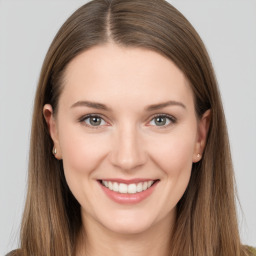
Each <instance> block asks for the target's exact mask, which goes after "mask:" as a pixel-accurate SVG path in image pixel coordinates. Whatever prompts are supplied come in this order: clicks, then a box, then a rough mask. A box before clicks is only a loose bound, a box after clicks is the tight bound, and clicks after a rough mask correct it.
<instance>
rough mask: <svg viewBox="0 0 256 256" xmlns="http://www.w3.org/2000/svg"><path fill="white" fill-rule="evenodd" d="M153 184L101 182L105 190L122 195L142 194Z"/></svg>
mask: <svg viewBox="0 0 256 256" xmlns="http://www.w3.org/2000/svg"><path fill="white" fill-rule="evenodd" d="M153 183H154V181H153V180H151V181H144V182H139V183H136V184H135V183H132V184H129V185H127V184H124V183H117V182H111V181H105V180H103V181H102V185H104V186H105V187H106V188H109V189H110V190H113V191H115V192H119V193H122V194H127V193H128V194H135V193H138V192H142V191H144V190H146V189H148V188H150V187H151V186H152V184H153Z"/></svg>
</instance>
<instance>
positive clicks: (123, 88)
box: [43, 43, 210, 256]
mask: <svg viewBox="0 0 256 256" xmlns="http://www.w3.org/2000/svg"><path fill="white" fill-rule="evenodd" d="M88 102H93V103H95V102H96V103H100V104H104V106H103V105H99V104H96V105H95V104H89V103H88ZM162 103H167V104H165V105H164V104H163V105H159V104H162ZM152 105H158V106H154V107H152ZM149 106H151V107H149ZM43 111H44V116H45V119H46V122H47V124H48V127H49V131H50V134H51V137H52V139H53V142H54V147H55V148H56V150H57V153H56V154H55V157H56V158H57V159H59V160H60V159H62V161H63V166H64V173H65V177H66V180H67V183H68V185H69V187H70V190H71V191H72V193H73V194H74V196H75V197H76V199H77V200H78V202H79V203H80V205H81V215H82V222H83V230H84V232H85V233H86V236H84V239H83V236H80V239H79V243H78V245H77V246H78V253H77V255H93V256H98V255H118V256H120V255H121V256H126V255H127V256H128V255H135V256H136V255H140V256H144V255H145V256H146V255H147V256H150V255H159V256H164V255H168V251H169V246H170V240H171V229H172V226H173V225H174V221H175V216H176V205H177V203H178V201H179V200H180V198H181V197H182V195H183V193H184V192H185V190H186V187H187V185H188V182H189V179H190V175H191V167H192V164H193V163H195V162H197V161H200V160H201V155H202V152H203V150H204V145H205V140H206V135H207V130H208V126H209V116H210V112H209V111H207V112H206V113H205V114H204V115H203V117H202V118H201V119H198V118H197V116H196V113H195V108H194V100H193V92H192V90H191V88H190V85H189V83H188V81H187V79H186V78H185V76H184V74H183V73H182V72H181V71H180V70H179V69H178V68H177V67H176V66H175V65H174V63H173V62H172V61H170V60H169V59H167V58H165V57H163V56H162V55H160V54H158V53H156V52H153V51H151V50H147V49H141V48H127V47H120V46H117V45H115V44H113V43H108V44H105V45H101V46H95V47H92V48H91V49H89V50H87V51H85V52H83V53H81V54H79V55H78V56H77V57H75V58H74V59H73V60H72V61H71V62H70V63H69V64H68V67H67V70H66V72H65V79H64V84H63V91H62V93H61V95H60V99H59V103H58V112H57V114H55V115H53V110H52V107H51V105H49V104H47V105H45V106H44V110H43ZM89 114H91V115H93V117H88V116H87V115H89ZM156 115H158V117H156ZM198 154H200V155H198ZM103 181H104V182H106V183H107V184H109V182H112V183H111V184H114V183H116V186H120V183H122V184H125V186H126V185H127V187H129V186H130V185H131V186H130V188H131V187H135V190H136V189H137V190H140V191H139V192H138V191H137V190H136V191H135V192H134V191H133V192H131V191H130V192H131V193H127V191H126V192H123V193H120V191H119V190H118V191H112V190H110V189H109V188H106V187H105V186H104V185H103V184H102V183H103ZM145 181H146V185H147V182H148V181H149V182H150V181H152V182H154V183H153V184H151V183H152V182H151V183H150V185H151V186H152V187H150V188H148V187H147V188H145V191H141V187H140V186H141V185H140V184H139V183H141V184H142V185H143V184H144V182H145ZM134 184H135V185H134ZM128 185H129V186H128ZM150 185H148V186H150ZM108 186H110V185H108ZM125 186H124V187H125ZM139 187H140V188H139ZM109 191H110V192H109ZM149 191H150V192H149ZM141 195H144V196H141ZM85 244H86V246H84V245H85Z"/></svg>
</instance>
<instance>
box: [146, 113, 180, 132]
mask: <svg viewBox="0 0 256 256" xmlns="http://www.w3.org/2000/svg"><path fill="white" fill-rule="evenodd" d="M156 117H165V118H168V119H169V120H170V124H168V125H163V126H156V125H154V126H155V127H157V128H160V129H164V128H167V127H169V126H171V125H173V124H175V123H176V122H177V118H175V117H174V116H172V115H169V114H163V113H161V114H155V115H153V117H151V118H150V120H149V122H151V121H152V120H153V119H154V118H156ZM148 126H150V125H148Z"/></svg>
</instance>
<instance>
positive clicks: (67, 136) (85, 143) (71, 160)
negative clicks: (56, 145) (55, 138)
mask: <svg viewBox="0 0 256 256" xmlns="http://www.w3.org/2000/svg"><path fill="white" fill-rule="evenodd" d="M104 136H105V135H104V134H101V135H99V134H86V133H85V132H84V131H83V127H79V128H78V129H77V127H76V128H74V127H70V128H69V127H67V128H66V129H65V131H63V132H62V133H60V142H61V144H60V147H61V152H62V159H63V165H64V170H65V173H67V172H72V173H74V174H75V173H76V174H80V175H84V174H89V173H90V172H92V171H93V170H95V169H96V168H97V167H98V165H99V164H100V162H101V159H103V158H104V157H105V155H106V152H107V148H106V145H107V144H106V143H105V142H106V138H104ZM103 141H104V143H102V142H103Z"/></svg>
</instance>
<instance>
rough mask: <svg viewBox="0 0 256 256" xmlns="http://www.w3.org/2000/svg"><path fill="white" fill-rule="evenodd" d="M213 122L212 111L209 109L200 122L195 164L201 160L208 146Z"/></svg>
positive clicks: (194, 158)
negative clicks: (209, 132)
mask: <svg viewBox="0 0 256 256" xmlns="http://www.w3.org/2000/svg"><path fill="white" fill-rule="evenodd" d="M210 122H211V110H210V109H208V110H207V111H205V113H204V114H203V116H202V118H201V119H200V120H199V122H198V136H197V142H196V146H195V151H194V157H193V162H194V163H196V162H198V161H200V160H201V158H202V155H203V152H204V148H205V145H206V140H207V135H208V131H209V127H210Z"/></svg>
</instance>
